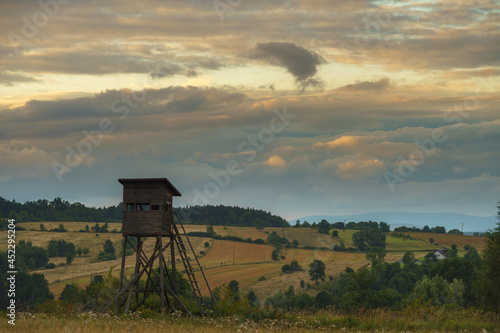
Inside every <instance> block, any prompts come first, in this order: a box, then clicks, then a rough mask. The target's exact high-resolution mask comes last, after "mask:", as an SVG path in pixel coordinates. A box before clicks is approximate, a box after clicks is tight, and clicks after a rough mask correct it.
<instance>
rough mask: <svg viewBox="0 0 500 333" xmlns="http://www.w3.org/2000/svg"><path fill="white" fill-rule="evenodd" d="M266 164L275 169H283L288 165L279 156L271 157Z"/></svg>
mask: <svg viewBox="0 0 500 333" xmlns="http://www.w3.org/2000/svg"><path fill="white" fill-rule="evenodd" d="M265 164H266V165H269V166H271V167H275V168H282V167H284V166H285V165H286V162H285V160H284V159H282V158H281V157H280V156H279V155H274V156H271V157H269V159H268V160H267V161H266V163H265Z"/></svg>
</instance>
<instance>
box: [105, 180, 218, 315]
mask: <svg viewBox="0 0 500 333" xmlns="http://www.w3.org/2000/svg"><path fill="white" fill-rule="evenodd" d="M118 181H119V182H120V183H121V184H122V185H123V221H122V234H123V248H122V263H121V271H120V288H119V292H118V294H117V295H116V296H115V297H114V298H113V299H112V300H111V302H109V304H107V305H106V306H105V307H104V308H102V309H101V313H104V312H105V311H107V310H108V309H109V307H110V306H111V305H112V304H113V303H115V302H117V304H118V306H117V309H116V311H117V313H119V312H120V311H121V310H122V309H123V312H124V313H127V312H128V311H129V310H134V309H137V308H139V307H140V306H141V305H142V304H144V303H145V301H146V299H147V298H148V296H149V295H151V294H152V293H153V292H156V293H158V294H159V295H160V299H161V311H162V313H164V312H165V309H166V308H168V309H170V310H185V311H186V312H187V313H189V314H190V315H191V311H190V310H189V309H188V308H187V307H186V306H185V305H184V304H183V303H182V302H181V300H180V299H179V290H178V283H177V274H175V272H176V261H179V262H182V264H183V268H184V271H183V273H184V275H185V276H186V278H187V280H188V281H189V284H190V286H191V291H192V294H193V297H194V299H195V300H196V303H197V304H198V307H199V312H200V314H201V315H202V316H207V315H209V314H210V311H209V310H208V308H207V303H208V302H210V305H211V310H212V311H211V312H214V311H215V310H216V311H217V313H218V314H219V315H220V310H219V307H218V305H217V302H216V300H215V298H214V295H213V293H212V290H211V289H210V286H209V285H208V281H207V279H206V277H205V273H204V272H203V268H202V266H201V265H200V262H199V261H198V258H197V257H196V253H195V252H194V250H193V247H192V245H191V242H190V240H189V238H188V236H187V235H186V231H185V229H184V226H183V225H182V222H181V220H180V219H179V217H178V216H177V214H175V212H174V211H173V209H172V197H174V196H181V193H180V192H179V191H178V190H177V189H176V188H175V186H174V185H172V183H171V182H170V181H169V180H168V179H167V178H134V179H118ZM176 221H177V222H176ZM179 230H182V234H181V233H180V232H179ZM148 238H154V239H155V240H156V241H155V245H154V247H153V249H152V253H149V254H148V253H147V252H148V251H147V250H146V249H147V248H148V247H147V246H144V242H145V241H146V240H147V239H148ZM164 238H165V239H166V241H164V240H163V239H164ZM134 240H135V241H134ZM185 242H186V244H185ZM128 248H131V249H132V250H133V251H134V252H135V266H134V273H133V274H132V276H131V278H130V280H129V281H125V268H126V258H127V255H126V253H127V249H128ZM176 248H177V253H178V256H179V257H180V259H176V253H175V252H176V251H175V249H176ZM188 250H189V251H188ZM165 254H166V257H167V259H169V262H170V269H169V267H168V266H167V262H166V261H165ZM194 263H195V264H194ZM196 275H198V278H200V277H202V278H203V280H204V282H205V283H206V286H207V289H208V292H209V294H210V295H209V296H210V298H208V297H205V298H204V297H203V296H202V294H201V289H200V287H201V286H200V284H199V283H198V279H197V277H196ZM200 275H201V276H200ZM134 296H135V297H134ZM132 299H134V302H132Z"/></svg>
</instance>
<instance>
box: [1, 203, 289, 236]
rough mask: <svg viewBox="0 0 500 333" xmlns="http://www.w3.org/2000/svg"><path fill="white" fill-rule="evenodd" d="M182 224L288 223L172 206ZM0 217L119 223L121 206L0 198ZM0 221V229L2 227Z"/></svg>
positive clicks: (252, 212) (251, 212) (254, 212)
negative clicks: (22, 201) (18, 200)
mask: <svg viewBox="0 0 500 333" xmlns="http://www.w3.org/2000/svg"><path fill="white" fill-rule="evenodd" d="M174 212H176V213H177V214H178V216H179V217H180V219H181V220H182V222H183V223H185V224H204V225H224V226H242V227H257V228H263V227H288V226H289V224H288V222H287V221H286V220H285V219H284V218H282V217H280V216H277V215H273V214H271V213H270V212H266V211H263V210H260V209H254V208H248V207H247V208H242V207H237V206H224V205H218V206H213V205H207V206H186V207H176V208H174ZM0 217H1V218H4V219H5V218H9V219H15V220H16V221H17V222H28V221H29V222H44V221H73V222H121V221H122V217H123V204H122V203H119V204H117V205H115V206H109V207H98V208H96V207H87V206H85V205H84V204H82V203H79V202H74V203H70V202H68V201H66V200H63V199H61V198H59V197H57V198H55V199H54V200H52V201H49V200H46V199H40V200H37V201H26V202H25V203H20V202H17V201H16V200H12V201H10V200H7V199H5V198H2V197H0ZM2 223H3V224H5V223H6V221H0V229H2V228H4V227H6V225H5V226H3V224H2Z"/></svg>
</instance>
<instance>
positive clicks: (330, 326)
mask: <svg viewBox="0 0 500 333" xmlns="http://www.w3.org/2000/svg"><path fill="white" fill-rule="evenodd" d="M2 317H3V318H7V317H6V316H5V313H3V314H2ZM12 328H13V327H12V326H11V325H9V324H8V323H7V320H3V321H2V322H1V323H0V331H5V332H6V331H7V330H9V329H12ZM15 330H17V331H22V332H41V333H45V332H50V333H53V332H58V333H59V332H82V333H86V332H123V331H132V332H148V333H149V332H181V333H182V332H189V333H196V332H208V333H211V332H235V331H240V332H250V331H252V332H259V331H266V332H267V331H273V332H292V331H293V332H313V331H331V330H333V331H337V330H338V331H343V332H359V331H381V332H401V331H405V332H458V331H467V332H495V331H499V330H500V316H499V315H498V314H493V313H486V312H482V311H480V310H477V309H473V308H471V309H462V310H456V309H444V308H437V307H414V308H408V309H407V310H405V311H399V312H395V311H391V310H389V309H359V310H353V311H349V312H343V311H337V310H334V309H327V310H307V311H294V312H291V313H286V314H282V313H280V312H272V313H270V315H267V316H264V317H262V319H260V320H249V319H246V318H244V317H242V316H228V317H224V318H214V319H212V318H199V317H196V318H189V317H185V316H182V315H180V314H178V313H174V314H169V315H166V316H161V315H160V314H158V313H156V312H153V311H149V310H145V311H143V312H136V313H132V314H129V315H121V316H113V315H110V314H104V315H100V314H96V313H92V312H85V313H80V314H76V313H69V314H61V313H59V314H44V313H41V314H30V313H18V316H17V319H16V327H15Z"/></svg>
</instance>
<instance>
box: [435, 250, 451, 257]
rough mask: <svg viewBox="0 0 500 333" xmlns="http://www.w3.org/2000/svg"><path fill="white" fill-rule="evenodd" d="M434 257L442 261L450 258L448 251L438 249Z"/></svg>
mask: <svg viewBox="0 0 500 333" xmlns="http://www.w3.org/2000/svg"><path fill="white" fill-rule="evenodd" d="M434 255H435V256H436V259H438V260H441V259H446V258H448V249H438V250H436V251H434Z"/></svg>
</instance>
